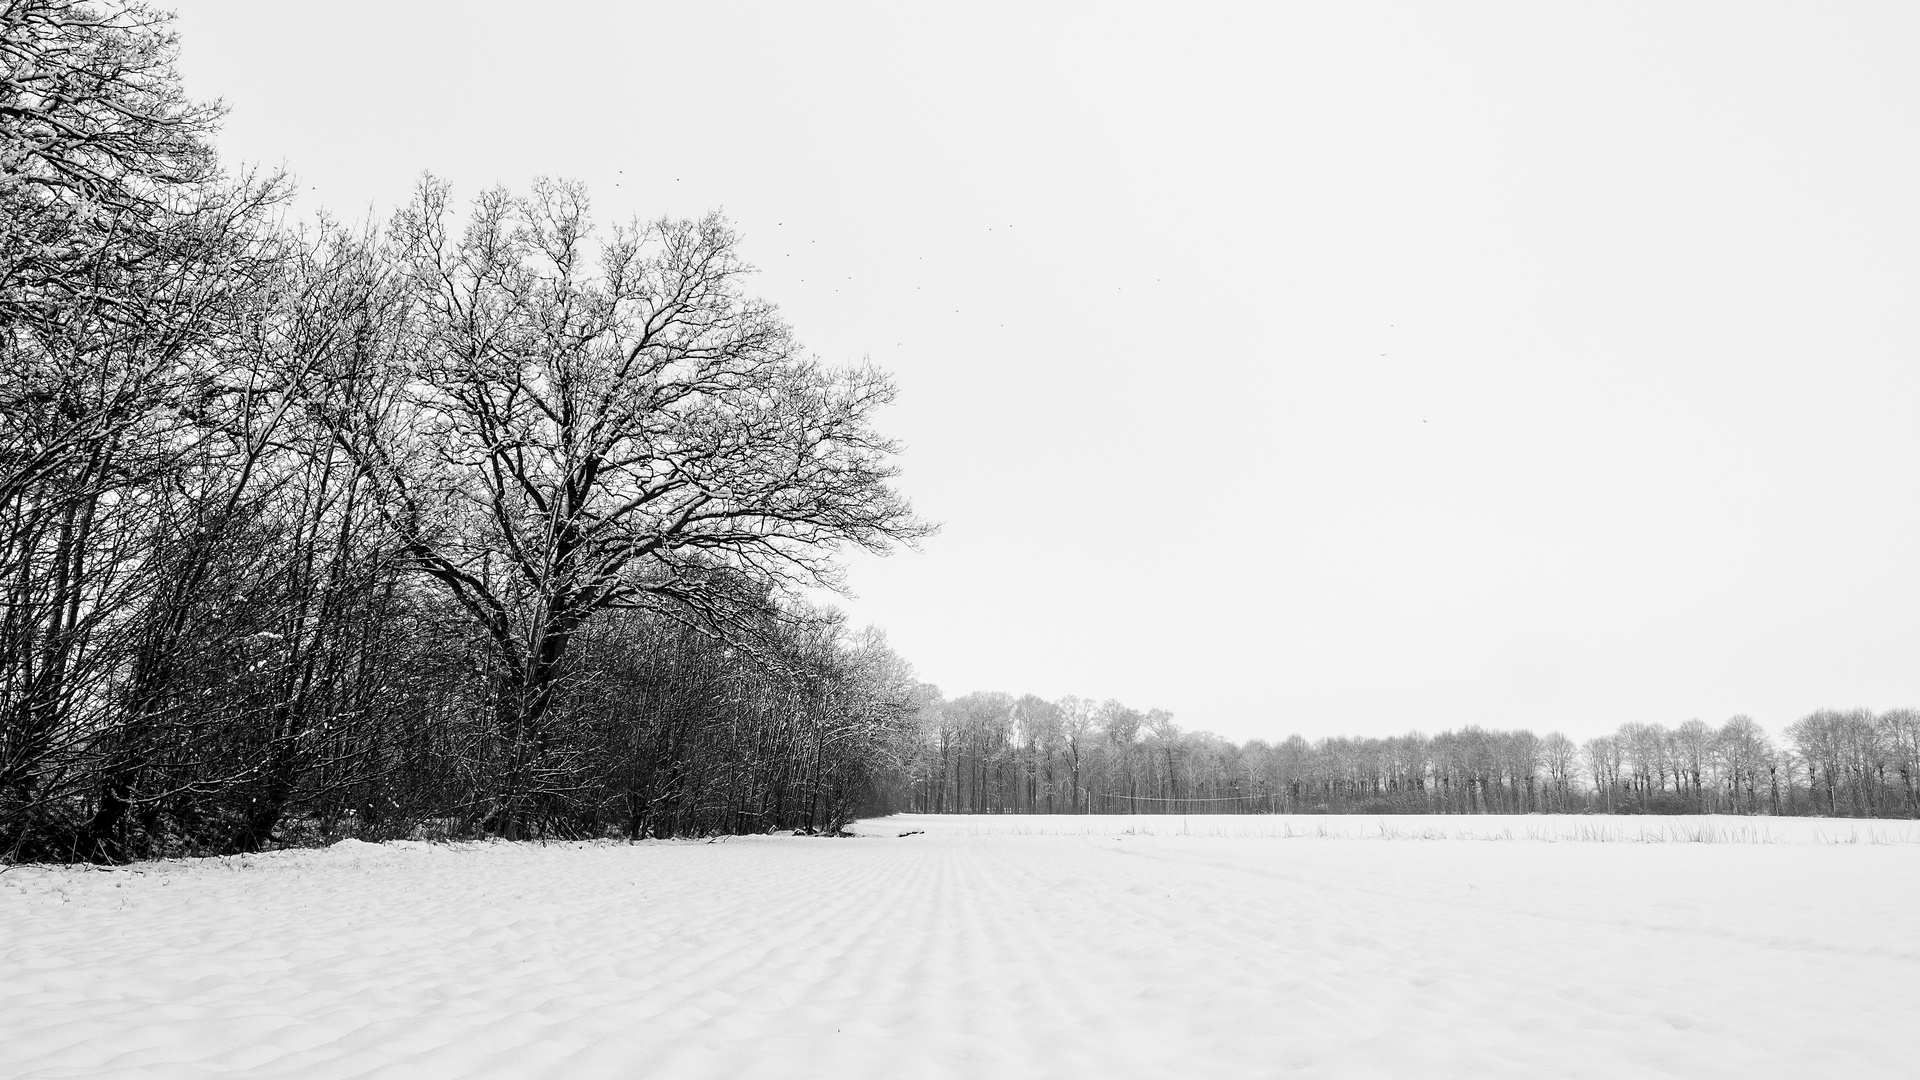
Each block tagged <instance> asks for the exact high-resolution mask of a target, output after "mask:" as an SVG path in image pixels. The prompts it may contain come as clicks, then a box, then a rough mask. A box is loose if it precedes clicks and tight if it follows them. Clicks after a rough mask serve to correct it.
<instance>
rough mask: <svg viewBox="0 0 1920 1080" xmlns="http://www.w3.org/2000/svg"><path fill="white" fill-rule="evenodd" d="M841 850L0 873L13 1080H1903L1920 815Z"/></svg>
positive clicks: (1439, 821)
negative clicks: (1559, 1079) (1789, 1079)
mask: <svg viewBox="0 0 1920 1080" xmlns="http://www.w3.org/2000/svg"><path fill="white" fill-rule="evenodd" d="M854 831H855V832H857V833H859V834H860V836H859V837H858V838H855V839H850V840H828V839H815V838H805V837H755V838H746V839H734V840H726V841H721V842H717V843H699V842H673V843H661V842H656V843H644V844H636V845H624V844H611V843H601V844H555V845H548V846H541V845H535V844H504V843H494V844H470V845H453V846H433V845H427V844H419V843H400V844H383V845H372V844H362V843H358V842H355V841H343V842H342V843H340V844H336V845H334V846H333V847H332V848H329V849H325V850H317V851H290V852H279V853H273V854H268V855H261V856H255V857H247V858H230V859H208V860H188V861H173V862H160V863H147V864H141V865H138V866H135V867H131V868H126V869H117V870H111V871H99V870H87V869H78V868H48V867H18V868H14V869H12V870H9V871H7V872H5V873H0V1077H7V1078H14V1077H36V1078H54V1077H61V1078H68V1077H70V1078H80V1077H85V1078H88V1080H111V1078H132V1077H140V1078H142V1080H150V1078H167V1077H200V1076H219V1075H235V1076H247V1077H258V1078H275V1077H299V1078H314V1080H321V1078H334V1077H364V1076H383V1077H463V1078H464V1077H502V1078H515V1080H522V1078H532V1077H567V1078H590V1077H647V1078H680V1077H685V1078H707V1077H712V1078H721V1077H728V1078H732V1077H744V1078H755V1077H769V1078H771V1077H780V1078H795V1077H801V1078H805V1077H836V1078H846V1077H887V1078H893V1077H984V1076H998V1077H1041V1076H1061V1077H1067V1076H1072V1077H1097V1078H1131V1077H1208V1078H1218V1077H1257V1076H1302V1077H1340V1078H1353V1077H1392V1078H1395V1080H1400V1078H1404V1077H1406V1076H1409V1075H1422V1076H1478V1077H1489V1076H1491V1077H1543V1076H1568V1077H1596V1078H1598V1077H1606V1078H1609V1080H1618V1078H1623V1077H1691V1078H1698V1077H1743V1078H1745V1077H1758V1076H1848V1077H1855V1078H1859V1077H1896V1076H1898V1077H1911V1076H1915V1075H1920V1062H1916V1058H1915V1051H1914V1043H1913V1029H1914V1023H1915V1017H1916V1016H1920V919H1915V918H1914V914H1913V910H1914V909H1913V904H1914V898H1915V897H1916V896H1917V895H1920V826H1916V824H1915V823H1911V822H1905V823H1902V822H1859V823H1853V822H1835V821H1807V820H1799V821H1783V820H1778V819H1745V818H1743V819H1731V818H1713V819H1700V818H1686V819H1681V818H1542V817H1521V818H1460V817H1453V818H1438V817H1436V818H1387V819H1378V818H1367V819H1359V818H1300V817H1200V816H1194V817H1186V818H1182V817H1156V818H1062V817H1051V818H1048V817H992V818H982V817H937V816H901V817H894V818H887V819H883V820H875V821H868V822H863V823H861V824H859V825H858V826H856V827H855V830H854ZM902 833H913V834H914V835H906V836H902V835H901V834H902Z"/></svg>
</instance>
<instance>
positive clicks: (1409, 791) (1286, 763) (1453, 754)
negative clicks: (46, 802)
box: [889, 690, 1920, 817]
mask: <svg viewBox="0 0 1920 1080" xmlns="http://www.w3.org/2000/svg"><path fill="white" fill-rule="evenodd" d="M900 762H901V764H900V766H899V769H898V771H897V772H896V773H895V774H894V776H893V781H892V784H891V786H890V788H889V798H890V800H891V805H893V806H894V807H896V808H899V809H911V810H915V811H920V812H929V813H1038V814H1054V813H1095V814H1116V813H1118V814H1127V813H1149V814H1152V813H1336V814H1339V813H1369V814H1373V813H1419V814H1434V813H1443V814H1476V813H1490V814H1526V813H1594V812H1599V813H1660V814H1824V815H1850V816H1869V817H1920V789H1917V787H1916V785H1920V775H1917V774H1920V712H1916V711H1914V710H1911V709H1897V710H1893V711H1891V712H1886V713H1881V714H1879V715H1877V716H1876V715H1874V714H1873V713H1871V712H1868V711H1866V710H1864V709H1860V710H1854V711H1851V712H1837V711H1823V712H1816V713H1814V714H1812V715H1810V716H1807V717H1805V718H1804V719H1801V720H1799V721H1797V722H1795V723H1794V724H1792V725H1790V726H1788V728H1787V729H1786V730H1785V732H1783V733H1782V738H1781V739H1780V740H1779V741H1777V742H1776V741H1775V740H1774V739H1773V738H1771V737H1769V735H1768V734H1767V732H1766V731H1765V730H1764V729H1763V728H1761V726H1760V725H1759V724H1757V723H1755V722H1754V721H1752V720H1751V719H1748V718H1747V717H1744V716H1736V717H1734V718H1733V719H1731V720H1728V721H1727V722H1726V723H1724V724H1722V725H1720V726H1719V727H1714V726H1712V725H1709V724H1706V723H1704V722H1702V721H1699V720H1689V721H1687V722H1685V723H1682V724H1680V725H1678V726H1676V727H1672V728H1667V727H1663V726H1661V725H1658V724H1627V725H1625V726H1623V727H1621V728H1620V730H1619V731H1618V732H1616V733H1615V734H1613V735H1611V736H1606V737H1603V738H1597V739H1590V740H1588V741H1587V742H1585V743H1576V742H1575V741H1574V740H1572V739H1569V738H1567V737H1566V736H1565V735H1562V734H1560V733H1558V732H1550V733H1548V734H1546V735H1536V734H1534V733H1533V732H1530V731H1487V730H1483V729H1481V728H1477V727H1469V728H1465V729H1463V730H1460V731H1443V732H1441V733H1440V734H1438V735H1422V734H1418V733H1413V734H1408V735H1400V736H1394V737H1391V738H1330V739H1321V740H1318V741H1315V742H1309V741H1307V740H1306V739H1303V738H1300V737H1299V736H1294V737H1291V738H1288V739H1285V740H1282V741H1280V742H1266V741H1263V740H1254V741H1251V742H1247V743H1244V744H1240V745H1235V744H1233V743H1231V742H1228V741H1227V740H1225V739H1222V738H1220V737H1219V736H1217V735H1212V734H1209V733H1207V732H1194V731H1182V730H1180V728H1179V727H1178V725H1176V724H1175V723H1174V721H1173V717H1172V715H1171V714H1169V713H1166V712H1163V711H1160V710H1152V711H1148V712H1140V711H1138V710H1135V709H1131V708H1128V707H1127V706H1125V705H1123V704H1121V703H1120V702H1117V701H1106V702H1104V703H1098V704H1096V703H1095V702H1093V701H1090V700H1088V699H1085V698H1079V697H1066V698H1061V699H1060V700H1058V701H1046V700H1043V699H1041V698H1038V697H1034V696H1032V695H1028V696H1025V697H1020V698H1014V697H1013V696H1011V695H1008V694H1001V693H974V694H968V695H966V696H964V697H960V698H955V699H953V700H951V701H947V700H943V699H941V698H940V697H939V696H938V694H937V693H935V692H932V691H931V690H928V691H925V692H923V695H922V699H921V705H920V708H919V710H918V712H917V714H916V724H915V730H914V731H913V732H912V734H911V739H910V741H909V743H908V744H907V745H906V746H905V747H904V748H903V750H902V751H901V753H900Z"/></svg>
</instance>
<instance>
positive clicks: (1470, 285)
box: [169, 0, 1920, 739]
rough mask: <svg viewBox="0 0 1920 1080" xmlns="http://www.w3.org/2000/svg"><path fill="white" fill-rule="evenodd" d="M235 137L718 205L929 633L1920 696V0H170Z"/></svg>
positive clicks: (281, 153) (1592, 682)
mask: <svg viewBox="0 0 1920 1080" xmlns="http://www.w3.org/2000/svg"><path fill="white" fill-rule="evenodd" d="M169 3H170V4H171V5H172V6H174V7H175V8H177V10H178V11H179V13H180V23H179V27H180V30H181V33H182V35H183V38H184V44H185V52H184V59H183V68H184V71H185V73H186V76H187V79H188V85H189V89H190V90H191V91H192V92H193V93H194V94H196V95H198V96H201V97H221V98H224V99H226V101H227V103H228V104H229V106H230V107H231V110H232V112H231V115H230V118H229V120H228V123H227V128H226V134H225V137H224V139H223V144H222V145H223V148H224V151H225V153H226V155H227V156H228V158H229V159H230V160H234V161H253V162H262V163H266V164H268V165H277V164H282V163H284V164H285V165H286V166H287V167H289V168H290V169H291V170H292V171H293V172H294V173H296V174H297V176H298V178H299V180H300V182H301V184H302V186H303V187H304V188H305V189H306V195H305V197H304V198H305V205H306V206H307V207H308V208H309V209H312V208H318V207H320V206H325V207H326V208H328V209H330V210H332V211H333V212H334V213H336V214H338V215H341V216H345V217H349V218H357V217H359V216H361V215H363V214H364V213H366V212H367V210H368V209H369V208H370V207H373V208H377V210H378V212H379V213H381V214H382V215H384V213H385V211H386V210H387V209H388V208H390V207H391V206H392V205H393V204H395V203H396V202H398V201H400V200H402V199H404V198H405V196H406V194H407V193H408V191H409V190H410V188H411V186H412V185H413V183H414V181H415V179H416V178H417V177H418V175H419V174H420V173H421V172H422V171H423V170H431V171H433V172H435V173H436V174H438V175H440V176H443V177H445V178H447V179H449V180H450V181H452V182H453V183H454V184H455V185H456V189H457V191H458V192H459V193H463V194H467V195H471V194H473V193H475V192H477V191H478V190H480V189H481V188H483V187H486V186H490V185H493V184H496V183H505V184H507V185H509V186H513V187H524V186H525V184H526V182H527V181H528V180H529V179H530V178H531V177H533V176H536V175H552V176H561V177H572V178H578V179H581V180H584V181H586V182H587V183H588V184H589V185H590V186H591V188H592V190H593V193H594V195H595V199H596V205H597V208H598V210H599V211H600V213H601V215H602V216H603V217H604V218H606V219H614V218H621V219H624V218H627V217H631V216H635V215H638V216H642V217H648V218H651V217H656V216H659V215H661V214H663V213H664V214H674V215H692V214H697V213H700V212H702V211H704V210H707V209H709V208H716V207H717V208H720V209H723V210H724V211H725V212H726V213H727V214H728V215H729V216H730V217H731V218H732V219H733V221H734V222H735V223H736V225H737V227H738V228H739V229H740V230H741V231H742V233H743V234H744V236H745V249H746V252H747V255H748V257H749V258H750V259H751V260H752V261H754V262H755V263H756V264H757V265H759V266H760V267H761V268H762V271H763V272H762V274H761V276H760V280H759V289H760V291H761V292H762V293H763V294H764V295H765V296H766V297H768V298H769V299H771V300H774V301H775V302H777V303H779V304H780V305H781V307H782V309H783V310H784V312H785V313H786V315H787V317H788V318H789V320H790V321H791V322H792V323H793V324H794V326H795V327H796V328H797V329H798V331H799V333H800V335H801V337H802V338H803V339H804V340H805V341H807V342H808V344H809V345H810V347H811V348H812V349H813V350H814V351H816V352H817V353H819V354H820V355H822V356H823V357H825V358H828V359H830V360H841V361H852V360H858V359H859V358H861V357H862V356H870V357H871V358H872V359H873V360H874V361H875V362H876V363H878V364H879V365H881V366H882V367H885V368H887V369H889V370H891V371H892V372H894V373H895V375H896V376H897V377H898V380H899V383H900V386H901V390H902V393H901V401H900V403H899V404H898V405H897V406H895V407H894V408H893V409H891V410H890V411H889V412H888V413H887V414H886V415H885V416H884V417H883V422H884V426H885V427H886V428H887V429H888V430H889V431H890V432H892V433H894V434H896V435H898V436H899V437H901V438H903V439H904V440H905V441H906V442H907V443H908V444H909V447H910V449H909V452H908V453H907V455H906V457H905V458H904V464H905V466H906V469H907V473H906V476H905V478H904V486H905V487H906V489H907V490H908V491H909V493H910V494H911V495H912V497H913V498H914V500H915V502H916V504H917V506H918V507H919V508H920V509H921V511H922V512H923V513H924V514H926V515H927V516H929V517H932V518H935V519H937V520H939V521H941V522H943V523H944V526H945V528H944V531H943V532H942V534H941V535H939V536H938V537H935V538H934V539H933V540H931V541H929V542H928V543H927V544H926V545H925V550H924V552H922V553H919V554H915V553H911V552H907V553H902V554H898V555H895V556H893V557H892V558H889V559H885V560H874V559H860V560H857V561H856V562H855V564H854V572H853V584H854V587H855V589H856V590H857V592H858V594H859V598H858V599H857V600H856V601H854V602H852V603H851V604H849V605H848V606H849V607H850V608H851V610H852V611H853V613H854V615H855V616H856V618H857V619H858V620H860V621H871V622H875V623H877V624H879V625H881V626H882V627H884V628H885V629H886V630H887V631H888V633H889V635H890V637H891V639H892V642H893V644H894V646H895V647H896V648H897V649H898V650H899V651H900V652H901V653H903V654H904V655H905V656H907V657H908V658H909V659H910V660H912V661H913V662H914V663H915V665H916V666H917V667H918V669H919V671H920V673H921V676H922V677H923V678H925V679H927V680H929V681H932V682H935V683H938V684H939V685H940V686H941V687H942V688H943V689H944V690H946V691H947V692H948V693H949V694H957V693H962V692H965V691H968V690H973V689H1003V690H1007V691H1011V692H1014V693H1020V692H1026V691H1031V692H1035V693H1039V694H1042V695H1044V696H1048V697H1053V696H1057V695H1060V694H1064V693H1080V694H1084V695H1089V696H1095V697H1102V698H1104V697H1110V696H1111V697H1119V698H1121V699H1122V700H1125V701H1127V702H1129V703H1130V704H1133V705H1136V706H1139V707H1148V706H1160V707H1164V708H1168V709H1171V710H1173V711H1174V713H1175V714H1176V717H1177V719H1178V720H1179V721H1180V722H1181V723H1182V725H1183V726H1186V727H1192V728H1207V729H1211V730H1214V731H1217V732H1219V733H1221V734H1224V735H1227V736H1229V737H1233V738H1236V739H1240V738H1251V737H1275V736H1282V735H1285V734H1287V733H1289V732H1294V731H1298V732H1300V733H1303V734H1306V735H1309V736H1318V735H1325V734H1387V733H1393V732H1399V731H1405V730H1407V729H1409V728H1420V729H1423V730H1427V731H1434V730H1438V729H1440V728H1444V727H1450V726H1458V725H1462V724H1468V723H1478V724H1483V725H1490V726H1528V727H1532V728H1534V729H1535V730H1539V731H1546V730H1549V729H1553V728H1559V729H1561V730H1564V731H1566V732H1567V733H1569V734H1571V735H1575V736H1576V737H1586V736H1590V735H1594V734H1599V733H1601V732H1603V731H1606V730H1611V729H1612V728H1614V727H1615V726H1617V725H1618V724H1620V723H1622V722H1625V721H1630V720H1633V721H1650V722H1660V723H1669V724H1671V723H1677V722H1679V721H1682V720H1685V719H1688V718H1690V717H1696V716H1697V717H1700V718H1702V719H1706V720H1710V721H1714V722H1718V721H1720V720H1724V719H1725V718H1726V717H1727V716H1729V715H1731V714H1733V713H1736V712H1745V713H1748V714H1750V715H1752V716H1753V717H1754V718H1755V719H1758V720H1760V721H1761V722H1762V723H1764V724H1767V725H1768V726H1769V727H1773V728H1776V729H1777V728H1778V727H1779V726H1780V725H1782V724H1785V723H1787V722H1789V721H1791V720H1793V719H1795V718H1796V717H1797V716H1799V715H1801V714H1803V713H1804V712H1806V711H1809V710H1811V709H1813V708H1817V707H1821V706H1827V705H1832V706H1854V705H1865V706H1869V707H1873V708H1889V707H1893V706H1896V705H1903V704H1912V703H1916V702H1920V686H1916V670H1917V669H1916V660H1920V618H1916V612H1920V605H1917V604H1916V600H1920V562H1917V561H1916V544H1915V541H1916V534H1920V511H1917V510H1916V494H1920V453H1916V428H1915V416H1916V409H1915V406H1916V404H1920V364H1916V362H1915V361H1916V352H1917V350H1916V346H1917V345H1920V330H1917V329H1916V319H1915V314H1916V311H1920V306H1917V305H1916V298H1920V291H1917V289H1916V287H1917V286H1920V263H1917V262H1916V260H1917V259H1920V256H1917V255H1916V253H1917V252H1920V197H1917V193H1920V63H1916V62H1915V61H1914V57H1915V56H1916V55H1920V7H1915V6H1914V5H1911V4H1883V5H1872V4H1864V3H1860V4H1846V5H1836V4H1827V3H1806V4H1799V5H1777V4H1760V3H1752V2H1742V3H1732V4H1721V5H1705V4H1700V5H1676V4H1672V3H1655V4H1637V5H1636V4H1608V5H1579V6H1575V5H1537V4H1510V5H1478V6H1476V5H1464V4H1454V5H1444V7H1445V9H1446V10H1444V11H1443V10H1441V9H1442V5H1414V4H1406V5H1385V4H1347V3H1340V4H1333V3H1329V4H1320V5H1286V6H1282V5H1277V4H1260V5H1252V4H1250V5H1246V6H1242V7H1233V6H1212V7H1202V6H1196V5H1172V4H1168V5H1158V6H1135V7H1126V6H1118V5H1111V4H1102V5H1073V6H1069V5H1056V6H1041V5H1034V4H1026V3H1023V4H1012V5H1004V6H996V5H990V4H984V3H966V4H954V5H949V6H946V7H944V8H941V9H937V10H936V9H933V8H928V7H924V6H921V5H900V4H871V5H844V6H832V7H828V6H817V5H792V4H778V5H776V4H761V5H749V4H734V5H693V4H673V5H666V4H660V5H641V4H630V3H617V4H616V3H605V4H556V5H551V6H547V5H542V6H540V7H539V8H538V9H537V10H538V11H539V15H538V16H537V17H536V16H535V15H534V14H533V12H534V11H535V10H536V8H535V7H533V6H529V5H527V4H525V3H513V4H498V3H495V4H488V3H475V2H471V0H467V2H461V3H443V4H434V3H407V4H398V3H390V2H389V3H368V2H339V0H334V2H329V3H326V4H260V3H242V2H236V0H229V2H214V0H169Z"/></svg>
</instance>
